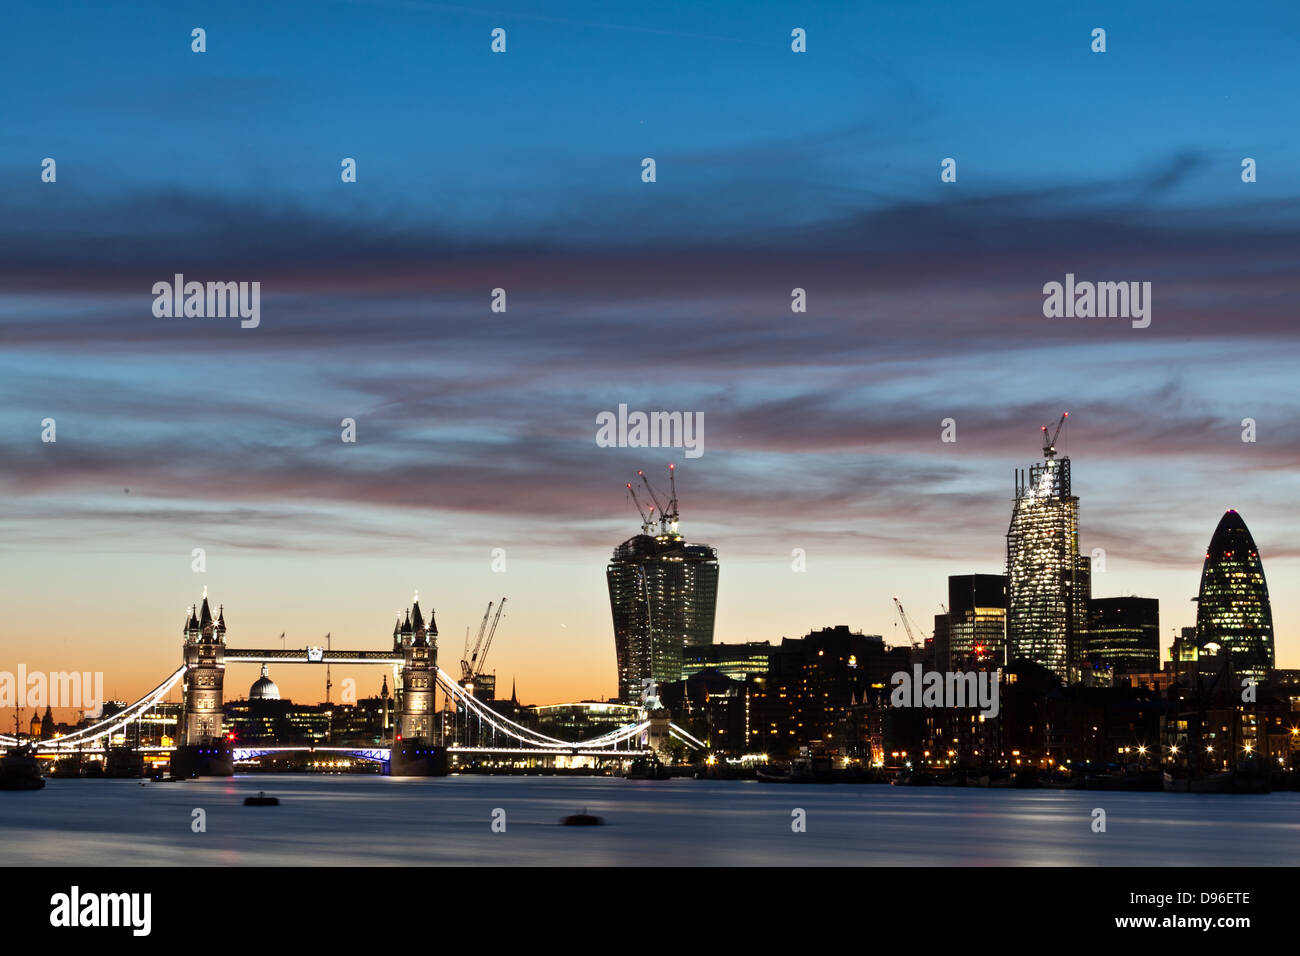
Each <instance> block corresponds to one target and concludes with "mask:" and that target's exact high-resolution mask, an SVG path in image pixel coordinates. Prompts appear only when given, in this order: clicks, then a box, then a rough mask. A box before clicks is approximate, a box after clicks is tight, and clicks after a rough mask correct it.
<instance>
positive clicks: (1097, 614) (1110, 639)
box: [1087, 597, 1160, 674]
mask: <svg viewBox="0 0 1300 956" xmlns="http://www.w3.org/2000/svg"><path fill="white" fill-rule="evenodd" d="M1088 608H1089V613H1088V655H1087V657H1088V661H1089V662H1090V663H1092V664H1093V665H1094V666H1097V665H1100V666H1102V667H1105V666H1109V667H1110V668H1111V669H1112V670H1113V672H1114V673H1116V674H1122V673H1126V672H1131V671H1138V672H1149V671H1158V670H1159V669H1160V602H1159V601H1157V600H1156V599H1155V598H1142V597H1109V598H1093V599H1092V600H1091V601H1090V602H1088Z"/></svg>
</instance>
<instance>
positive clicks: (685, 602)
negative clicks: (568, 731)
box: [605, 472, 718, 702]
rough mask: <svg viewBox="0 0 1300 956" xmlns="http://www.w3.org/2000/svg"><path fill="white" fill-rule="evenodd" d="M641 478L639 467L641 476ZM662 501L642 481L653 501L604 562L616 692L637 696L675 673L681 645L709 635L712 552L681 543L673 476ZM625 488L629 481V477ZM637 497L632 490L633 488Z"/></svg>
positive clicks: (714, 587) (713, 602) (706, 640)
mask: <svg viewBox="0 0 1300 956" xmlns="http://www.w3.org/2000/svg"><path fill="white" fill-rule="evenodd" d="M641 478H642V480H643V481H645V477H644V475H642V476H641ZM670 480H671V481H672V483H673V491H672V496H671V497H670V498H669V501H668V505H667V507H666V508H665V507H659V498H658V497H657V496H656V495H655V493H654V491H653V489H651V488H650V485H649V482H648V481H647V482H645V484H646V489H647V490H648V491H649V492H650V495H651V497H652V498H653V499H654V501H655V503H656V504H655V507H658V509H659V514H660V517H659V519H658V529H657V530H656V527H655V519H654V517H653V513H654V510H655V508H651V509H650V511H649V512H648V513H647V512H646V511H642V510H641V505H640V503H639V502H637V509H638V511H641V534H638V535H636V536H635V537H632V538H628V540H626V541H624V542H623V543H622V544H620V545H619V546H618V547H617V548H615V549H614V556H613V559H612V560H611V561H610V563H609V566H608V567H607V568H606V570H605V579H606V582H607V584H608V585H609V606H610V611H611V613H612V615H613V618H614V650H615V653H616V655H617V658H618V692H619V699H620V700H623V701H627V702H632V701H639V700H640V699H641V691H642V687H643V682H644V681H647V680H654V681H655V682H657V683H666V682H668V681H676V680H681V678H682V648H684V647H688V646H700V645H704V644H712V643H713V618H714V612H715V610H716V608H717V603H718V554H717V552H716V551H715V550H714V549H713V548H711V547H709V546H708V545H705V544H688V543H687V541H686V539H685V538H684V537H683V536H682V534H681V532H680V531H678V528H677V525H678V513H677V493H676V482H675V480H673V479H672V477H671V472H670ZM628 490H629V491H632V486H631V485H630V484H629V485H628ZM632 496H633V500H634V501H636V495H635V492H632Z"/></svg>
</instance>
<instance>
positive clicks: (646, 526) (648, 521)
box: [627, 481, 655, 534]
mask: <svg viewBox="0 0 1300 956" xmlns="http://www.w3.org/2000/svg"><path fill="white" fill-rule="evenodd" d="M627 493H628V494H629V495H631V496H632V503H633V504H634V505H636V513H637V514H639V515H640V516H641V533H642V534H654V532H655V519H654V514H655V508H654V505H651V506H650V510H649V511H648V512H647V511H646V510H645V509H644V508H642V507H641V499H640V498H638V497H637V496H636V491H635V489H633V487H632V482H630V481H629V482H628V483H627Z"/></svg>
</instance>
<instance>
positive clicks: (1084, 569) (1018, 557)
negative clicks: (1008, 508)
mask: <svg viewBox="0 0 1300 956" xmlns="http://www.w3.org/2000/svg"><path fill="white" fill-rule="evenodd" d="M1044 452H1045V460H1044V461H1041V462H1039V463H1037V464H1035V465H1032V466H1031V467H1030V469H1029V476H1028V480H1026V479H1025V473H1024V472H1023V471H1020V470H1017V472H1016V499H1015V509H1014V511H1013V512H1012V516H1011V526H1010V528H1008V530H1007V657H1008V660H1009V661H1014V660H1018V659H1020V658H1027V659H1029V660H1031V661H1033V662H1034V663H1036V664H1041V665H1042V666H1043V667H1046V668H1047V669H1048V670H1050V671H1051V672H1052V673H1053V674H1055V675H1056V676H1057V677H1059V678H1060V679H1061V680H1062V681H1065V682H1067V683H1068V682H1070V681H1071V680H1072V679H1073V676H1074V675H1073V674H1072V672H1075V673H1077V671H1078V664H1079V662H1080V660H1081V659H1082V658H1083V656H1084V654H1085V653H1086V651H1087V647H1086V644H1085V641H1086V635H1087V613H1088V598H1089V596H1090V594H1091V578H1092V575H1091V568H1090V565H1089V562H1088V559H1087V558H1086V557H1083V556H1082V555H1080V554H1079V499H1078V498H1076V497H1074V496H1073V495H1072V494H1071V493H1070V459H1069V458H1057V457H1055V450H1054V449H1052V448H1051V447H1050V446H1048V447H1046V448H1045V449H1044Z"/></svg>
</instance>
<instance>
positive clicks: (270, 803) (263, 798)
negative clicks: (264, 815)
mask: <svg viewBox="0 0 1300 956" xmlns="http://www.w3.org/2000/svg"><path fill="white" fill-rule="evenodd" d="M279 805H280V798H279V797H268V796H267V795H266V792H265V791H263V790H259V791H257V796H255V797H244V806H246V807H278V806H279Z"/></svg>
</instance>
